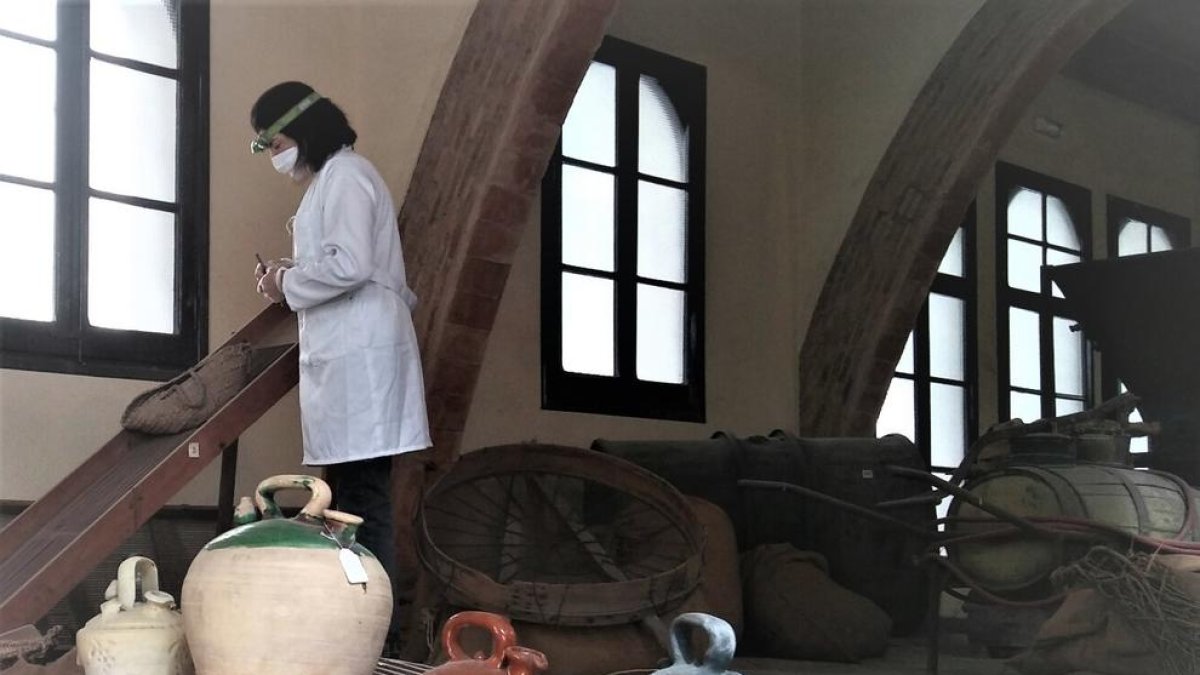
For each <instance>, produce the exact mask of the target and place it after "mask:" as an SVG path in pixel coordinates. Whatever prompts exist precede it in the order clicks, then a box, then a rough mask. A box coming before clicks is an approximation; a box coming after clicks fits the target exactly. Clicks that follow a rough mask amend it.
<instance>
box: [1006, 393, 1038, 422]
mask: <svg viewBox="0 0 1200 675" xmlns="http://www.w3.org/2000/svg"><path fill="white" fill-rule="evenodd" d="M1008 402H1009V407H1010V408H1012V411H1011V415H1010V418H1011V419H1014V420H1015V419H1019V420H1022V421H1024V422H1032V421H1034V420H1038V419H1041V418H1042V397H1041V396H1038V395H1037V394H1026V393H1025V392H1021V391H1014V392H1010V394H1009V401H1008Z"/></svg>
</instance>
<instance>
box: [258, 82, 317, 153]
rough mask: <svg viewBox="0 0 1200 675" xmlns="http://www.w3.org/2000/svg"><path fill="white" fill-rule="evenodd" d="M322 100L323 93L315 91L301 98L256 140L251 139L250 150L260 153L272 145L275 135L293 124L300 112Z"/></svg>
mask: <svg viewBox="0 0 1200 675" xmlns="http://www.w3.org/2000/svg"><path fill="white" fill-rule="evenodd" d="M320 100H321V95H320V94H318V93H317V92H315V91H314V92H313V93H311V94H309V95H308V96H305V97H304V98H302V99H300V102H299V103H297V104H296V105H294V106H292V109H291V110H288V111H287V112H285V113H283V117H280V118H279V119H277V120H275V123H274V124H272V125H271V126H269V127H267V128H266V129H264V130H263V132H262V133H261V134H259V135H258V136H255V137H254V140H252V141H250V152H252V153H259V152H263V151H264V150H266V149H267V148H269V147H271V141H272V140H274V139H275V135H276V134H278V133H279V131H280V130H281V129H283V128H284V127H286V126H287V125H289V124H291V123H292V120H294V119H296V118H297V117H299V116H300V113H302V112H304V111H305V110H308V109H309V107H310V106H312V104H314V103H316V102H317V101H320Z"/></svg>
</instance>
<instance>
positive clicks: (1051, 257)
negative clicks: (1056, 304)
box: [1046, 248, 1079, 298]
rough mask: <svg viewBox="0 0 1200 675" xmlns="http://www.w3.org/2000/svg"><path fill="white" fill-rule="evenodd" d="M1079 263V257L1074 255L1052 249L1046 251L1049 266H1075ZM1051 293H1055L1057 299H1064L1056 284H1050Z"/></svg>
mask: <svg viewBox="0 0 1200 675" xmlns="http://www.w3.org/2000/svg"><path fill="white" fill-rule="evenodd" d="M1077 262H1079V256H1078V255H1076V254H1074V253H1066V252H1064V251H1059V250H1056V249H1052V248H1048V249H1046V264H1047V265H1073V264H1075V263H1077ZM1050 292H1051V293H1053V294H1054V297H1056V298H1061V297H1063V294H1062V289H1060V288H1059V287H1058V284H1056V283H1054V282H1050Z"/></svg>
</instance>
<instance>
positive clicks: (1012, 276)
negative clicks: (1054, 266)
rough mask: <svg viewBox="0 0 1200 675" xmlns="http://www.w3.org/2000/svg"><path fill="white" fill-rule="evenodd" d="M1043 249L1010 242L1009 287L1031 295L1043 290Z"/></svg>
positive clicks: (1018, 242)
mask: <svg viewBox="0 0 1200 675" xmlns="http://www.w3.org/2000/svg"><path fill="white" fill-rule="evenodd" d="M1042 250H1043V249H1042V247H1041V246H1038V245H1036V244H1027V243H1025V242H1023V241H1015V240H1012V239H1010V240H1009V241H1008V285H1009V287H1011V288H1019V289H1021V290H1024V291H1029V292H1031V293H1039V292H1041V290H1042Z"/></svg>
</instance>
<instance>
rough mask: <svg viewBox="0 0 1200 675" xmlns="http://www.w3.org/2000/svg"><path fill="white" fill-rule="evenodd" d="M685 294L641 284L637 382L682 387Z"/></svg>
mask: <svg viewBox="0 0 1200 675" xmlns="http://www.w3.org/2000/svg"><path fill="white" fill-rule="evenodd" d="M684 298H685V294H684V292H683V291H677V290H674V289H671V288H662V287H660V286H651V285H649V284H638V292H637V303H638V304H637V378H638V379H639V380H645V381H648V382H666V383H668V384H683V381H684V378H683V316H684V312H683V310H684Z"/></svg>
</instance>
